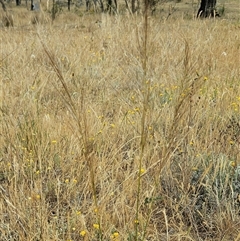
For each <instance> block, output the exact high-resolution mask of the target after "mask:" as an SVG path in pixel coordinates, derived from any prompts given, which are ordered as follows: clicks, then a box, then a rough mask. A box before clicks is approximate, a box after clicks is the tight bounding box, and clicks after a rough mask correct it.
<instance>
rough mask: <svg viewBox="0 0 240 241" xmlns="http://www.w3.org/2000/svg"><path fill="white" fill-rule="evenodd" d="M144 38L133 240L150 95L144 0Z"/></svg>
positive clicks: (146, 6) (136, 227) (137, 217)
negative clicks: (141, 105) (141, 104)
mask: <svg viewBox="0 0 240 241" xmlns="http://www.w3.org/2000/svg"><path fill="white" fill-rule="evenodd" d="M144 4H145V6H144V8H145V12H144V26H143V27H144V28H143V33H144V38H143V46H142V69H143V79H142V87H143V110H142V117H141V139H140V157H139V164H138V165H139V166H138V179H137V203H136V216H135V240H136V241H137V240H138V227H139V209H140V197H141V179H142V164H143V156H144V151H145V147H146V138H147V128H146V115H147V111H148V102H149V96H150V81H148V80H147V64H148V52H147V48H148V5H149V1H148V0H145V2H144Z"/></svg>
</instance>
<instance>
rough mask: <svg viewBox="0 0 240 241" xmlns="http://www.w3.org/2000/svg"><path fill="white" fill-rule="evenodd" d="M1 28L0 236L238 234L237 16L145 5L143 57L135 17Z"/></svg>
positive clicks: (131, 237) (164, 237) (217, 236)
mask: <svg viewBox="0 0 240 241" xmlns="http://www.w3.org/2000/svg"><path fill="white" fill-rule="evenodd" d="M83 20H84V21H83ZM58 21H59V22H58ZM29 30H30V31H29ZM0 31H1V36H3V37H2V42H1V60H0V61H1V62H0V64H1V77H2V81H1V140H0V141H1V143H0V144H1V148H0V158H1V162H0V170H1V171H0V184H1V186H0V194H1V201H0V215H1V224H0V237H1V240H142V238H141V237H142V236H145V239H146V240H180V239H181V240H220V239H221V240H237V236H238V227H239V193H238V191H239V189H238V185H239V181H240V180H239V174H238V170H239V131H240V127H239V108H240V95H239V93H240V86H239V76H240V75H239V74H240V73H239V64H240V63H239V62H240V60H239V54H238V53H239V37H238V35H237V34H236V25H235V24H233V23H231V22H230V21H210V20H204V21H195V20H188V21H186V20H182V19H180V20H178V21H175V20H171V19H170V20H169V21H167V22H164V23H160V22H159V21H158V20H157V19H156V18H154V17H149V29H148V47H147V48H148V49H147V58H148V61H147V64H146V69H144V68H143V59H144V58H143V56H144V55H143V52H142V48H141V46H143V45H142V44H143V43H144V41H143V39H142V36H144V34H143V33H144V28H143V19H142V18H141V17H124V18H123V17H121V16H112V17H111V16H107V15H103V16H97V17H95V16H91V15H89V16H87V15H86V16H84V17H83V18H82V19H79V18H77V19H76V22H75V24H74V25H73V26H72V25H71V26H70V25H69V26H68V25H63V24H62V20H61V19H56V21H55V22H54V24H53V25H48V24H46V25H36V26H30V27H28V30H25V29H24V28H16V29H11V28H10V29H8V30H5V29H1V30H0ZM146 73H147V74H146ZM145 78H146V79H145ZM146 91H149V92H148V95H147V102H144V100H146V99H145V98H146ZM144 108H145V110H144ZM144 111H145V120H144V125H143V122H142V120H143V119H142V114H143V113H144ZM142 128H144V133H145V136H144V138H145V139H144V141H145V142H144V143H145V144H144V145H145V146H144V150H143V152H142V154H141V147H142V146H141V144H140V143H141V142H140V139H141V137H142V138H143V136H142V133H143V129H142ZM141 155H142V156H141ZM140 158H142V164H141V169H140V170H139V159H140ZM139 171H140V174H141V189H140V192H139V194H138V189H137V180H138V172H139ZM137 195H139V203H138V205H139V210H138V220H136V196H137ZM136 225H138V228H137V230H138V232H139V237H138V238H137V239H136V233H134V230H135V227H136Z"/></svg>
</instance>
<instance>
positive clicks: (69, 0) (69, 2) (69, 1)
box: [68, 0, 71, 11]
mask: <svg viewBox="0 0 240 241" xmlns="http://www.w3.org/2000/svg"><path fill="white" fill-rule="evenodd" d="M70 6H71V0H68V11H70Z"/></svg>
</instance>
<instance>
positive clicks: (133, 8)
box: [132, 0, 136, 13]
mask: <svg viewBox="0 0 240 241" xmlns="http://www.w3.org/2000/svg"><path fill="white" fill-rule="evenodd" d="M135 11H136V0H132V13H135Z"/></svg>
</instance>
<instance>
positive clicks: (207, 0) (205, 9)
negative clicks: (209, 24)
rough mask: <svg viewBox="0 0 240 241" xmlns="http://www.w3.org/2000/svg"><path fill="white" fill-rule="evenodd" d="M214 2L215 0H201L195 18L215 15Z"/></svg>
mask: <svg viewBox="0 0 240 241" xmlns="http://www.w3.org/2000/svg"><path fill="white" fill-rule="evenodd" d="M216 3H217V1H216V0H201V4H200V8H199V10H198V13H197V18H199V17H200V18H208V17H215V15H216V9H215V8H216Z"/></svg>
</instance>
